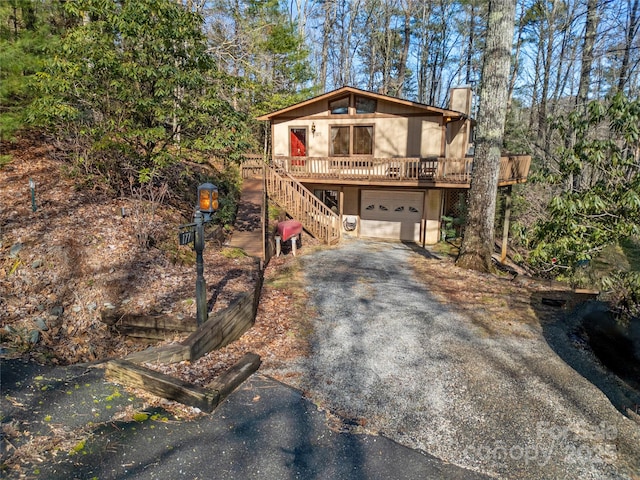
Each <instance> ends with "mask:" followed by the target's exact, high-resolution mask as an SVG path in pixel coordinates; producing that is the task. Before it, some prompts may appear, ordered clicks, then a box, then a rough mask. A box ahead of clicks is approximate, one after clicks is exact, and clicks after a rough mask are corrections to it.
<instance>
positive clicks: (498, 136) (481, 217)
mask: <svg viewBox="0 0 640 480" xmlns="http://www.w3.org/2000/svg"><path fill="white" fill-rule="evenodd" d="M514 20H515V2H513V0H491V1H490V2H489V19H488V24H487V34H486V47H485V54H484V60H483V65H482V81H481V82H482V83H481V87H480V110H479V113H478V123H477V137H476V139H477V140H476V152H475V157H474V161H473V175H472V178H471V189H470V191H469V198H468V217H467V225H466V228H465V235H464V239H463V241H462V246H461V247H460V255H459V257H458V260H457V261H456V265H457V266H459V267H462V268H469V269H472V270H478V271H483V272H490V271H492V270H493V264H492V262H491V254H492V253H493V250H494V237H493V234H494V232H493V227H494V218H495V210H496V194H497V191H498V175H499V173H500V152H501V148H502V140H503V136H504V124H505V118H506V113H507V90H508V83H509V69H510V65H511V50H512V44H513V30H514Z"/></svg>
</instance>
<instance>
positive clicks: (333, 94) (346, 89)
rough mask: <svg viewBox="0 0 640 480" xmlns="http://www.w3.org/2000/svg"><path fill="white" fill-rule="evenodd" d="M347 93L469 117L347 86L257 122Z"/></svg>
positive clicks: (266, 115)
mask: <svg viewBox="0 0 640 480" xmlns="http://www.w3.org/2000/svg"><path fill="white" fill-rule="evenodd" d="M346 93H354V94H357V95H361V96H363V97H369V98H375V99H376V100H384V101H387V102H391V103H396V104H399V105H404V106H409V107H415V108H418V109H420V110H424V111H425V112H427V113H434V114H438V115H442V116H444V117H449V118H450V119H451V120H458V119H461V118H466V117H467V115H466V114H464V113H462V112H457V111H455V110H447V109H445V108H438V107H433V106H431V105H425V104H423V103H418V102H412V101H410V100H403V99H401V98H397V97H390V96H388V95H382V94H380V93H373V92H368V91H366V90H360V89H359V88H354V87H348V86H345V87H341V88H338V89H336V90H332V91H331V92H327V93H324V94H322V95H318V96H316V97H312V98H310V99H309V100H305V101H303V102H300V103H296V104H294V105H290V106H288V107H285V108H282V109H280V110H276V111H275V112H271V113H267V114H265V115H261V116H259V117H257V118H256V120H271V119H272V118H274V117H278V116H280V115H283V114H285V113H288V112H290V111H292V110H295V109H297V108H300V107H305V106H307V105H310V104H313V103H317V102H322V101H324V100H331V99H332V98H336V97H340V96H343V95H344V94H346Z"/></svg>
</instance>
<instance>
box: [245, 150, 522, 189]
mask: <svg viewBox="0 0 640 480" xmlns="http://www.w3.org/2000/svg"><path fill="white" fill-rule="evenodd" d="M255 163H260V160H259V159H256V158H252V159H248V160H247V162H246V164H243V170H244V168H249V167H250V165H252V164H255ZM272 163H273V166H274V167H275V168H277V169H279V170H281V171H284V172H287V173H288V174H289V175H291V176H292V177H294V178H295V179H296V180H298V181H300V182H313V183H340V184H345V185H349V184H350V185H387V186H388V185H398V186H408V187H412V186H413V187H434V188H468V187H469V186H470V184H471V176H472V170H473V157H465V158H444V157H429V158H373V157H282V156H278V157H275V159H274V160H273V162H272ZM530 165H531V157H530V156H529V155H512V156H504V157H502V158H501V159H500V176H499V180H498V184H499V185H500V186H506V185H513V184H516V183H524V182H526V181H527V176H528V174H529V167H530Z"/></svg>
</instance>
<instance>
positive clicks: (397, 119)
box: [258, 87, 531, 244]
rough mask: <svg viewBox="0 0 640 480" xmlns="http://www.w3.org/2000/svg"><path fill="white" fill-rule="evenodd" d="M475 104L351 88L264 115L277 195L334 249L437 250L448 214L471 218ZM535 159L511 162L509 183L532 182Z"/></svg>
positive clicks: (270, 183) (463, 91) (459, 95)
mask: <svg viewBox="0 0 640 480" xmlns="http://www.w3.org/2000/svg"><path fill="white" fill-rule="evenodd" d="M471 102H472V94H471V89H470V88H467V87H462V88H453V89H451V91H450V102H449V109H443V108H437V107H433V106H429V105H423V104H420V103H416V102H412V101H408V100H402V99H399V98H394V97H389V96H385V95H380V94H376V93H371V92H367V91H363V90H359V89H356V88H352V87H343V88H340V89H337V90H335V91H332V92H329V93H325V94H323V95H320V96H318V97H315V98H311V99H309V100H307V101H304V102H301V103H298V104H295V105H291V106H289V107H287V108H283V109H281V110H278V111H276V112H272V113H269V114H266V115H263V116H261V117H258V120H265V121H269V122H270V126H271V142H272V144H271V158H270V162H271V165H272V167H273V168H270V169H268V170H269V171H270V172H267V190H268V194H269V196H271V197H273V198H274V199H275V200H276V201H277V202H278V203H280V204H281V205H282V206H283V207H285V208H286V209H287V211H288V213H289V214H290V215H291V216H292V217H293V218H295V219H297V220H299V221H300V222H302V223H303V224H304V225H305V227H306V228H307V229H308V230H309V231H310V232H311V233H312V234H314V235H316V236H317V237H320V238H323V239H324V240H326V241H327V242H328V243H331V242H333V241H335V240H336V239H338V238H339V237H340V236H341V235H342V234H343V233H346V232H348V233H350V234H353V235H357V236H361V237H375V238H382V239H392V240H405V241H412V242H418V243H425V244H433V243H437V242H438V241H439V240H440V238H441V228H442V217H443V215H445V216H448V217H461V216H463V215H464V205H465V195H466V192H467V191H468V189H469V187H470V183H471V176H472V172H473V156H472V155H471V153H472V143H471V133H472V128H473V121H472V119H471V118H470V112H471ZM530 161H531V159H530V157H529V156H523V155H504V156H503V157H502V158H501V166H500V179H499V185H500V186H501V187H504V186H508V185H513V184H515V183H521V182H525V181H526V179H527V174H528V171H529V165H530ZM309 192H310V193H309ZM311 194H312V195H311ZM295 198H297V200H296V199H295ZM303 204H304V205H307V206H309V205H310V204H313V206H312V207H311V208H307V207H306V206H303ZM314 222H315V223H318V222H319V224H318V225H315V227H314V226H312V223H314Z"/></svg>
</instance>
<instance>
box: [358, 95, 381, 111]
mask: <svg viewBox="0 0 640 480" xmlns="http://www.w3.org/2000/svg"><path fill="white" fill-rule="evenodd" d="M376 106H377V102H376V99H375V98H367V97H360V96H356V113H376Z"/></svg>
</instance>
